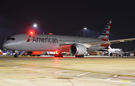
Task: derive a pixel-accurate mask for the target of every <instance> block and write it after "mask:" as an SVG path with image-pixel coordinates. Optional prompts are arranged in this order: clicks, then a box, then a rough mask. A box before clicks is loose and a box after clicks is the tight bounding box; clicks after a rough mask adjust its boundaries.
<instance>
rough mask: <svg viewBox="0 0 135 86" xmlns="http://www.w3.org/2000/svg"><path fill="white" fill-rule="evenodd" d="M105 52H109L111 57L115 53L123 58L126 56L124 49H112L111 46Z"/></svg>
mask: <svg viewBox="0 0 135 86" xmlns="http://www.w3.org/2000/svg"><path fill="white" fill-rule="evenodd" d="M103 50H107V51H108V55H109V56H112V55H113V54H114V53H117V54H118V55H119V56H121V57H122V56H123V55H124V52H123V50H122V49H119V48H111V46H110V45H109V46H108V49H103Z"/></svg>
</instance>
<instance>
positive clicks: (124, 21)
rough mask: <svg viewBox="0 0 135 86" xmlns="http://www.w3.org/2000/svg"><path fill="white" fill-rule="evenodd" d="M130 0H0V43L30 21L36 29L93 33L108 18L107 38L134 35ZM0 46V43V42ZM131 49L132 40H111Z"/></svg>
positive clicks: (134, 10) (134, 47)
mask: <svg viewBox="0 0 135 86" xmlns="http://www.w3.org/2000/svg"><path fill="white" fill-rule="evenodd" d="M134 4H135V1H134V0H49V1H47V0H43V1H42V0H37V1H36V0H26V1H25V0H9V1H8V0H1V1H0V44H2V43H3V41H4V39H6V38H7V37H8V36H10V35H13V34H17V33H27V32H28V30H29V28H30V27H31V26H32V24H33V23H37V24H38V30H37V33H42V32H44V33H46V34H47V33H49V32H52V33H54V34H56V35H72V36H76V35H78V36H83V27H84V26H86V27H87V28H88V30H87V31H86V36H94V37H97V36H98V35H100V33H101V32H102V30H103V29H104V27H105V25H106V23H107V21H108V19H112V27H111V34H110V40H111V39H123V38H135V5H134ZM0 47H1V46H0ZM112 47H114V48H122V49H123V50H124V51H129V50H130V51H133V50H135V41H132V42H127V43H118V44H113V45H112Z"/></svg>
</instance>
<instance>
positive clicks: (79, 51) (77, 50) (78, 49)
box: [69, 44, 87, 55]
mask: <svg viewBox="0 0 135 86" xmlns="http://www.w3.org/2000/svg"><path fill="white" fill-rule="evenodd" d="M69 51H70V53H72V54H73V55H83V54H85V53H86V52H87V50H86V47H85V46H83V45H81V44H73V45H71V46H70V49H69Z"/></svg>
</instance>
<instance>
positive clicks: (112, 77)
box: [106, 75, 118, 81]
mask: <svg viewBox="0 0 135 86" xmlns="http://www.w3.org/2000/svg"><path fill="white" fill-rule="evenodd" d="M117 76H118V75H114V76H113V77H110V78H108V79H106V81H109V80H111V79H112V78H116V77H117Z"/></svg>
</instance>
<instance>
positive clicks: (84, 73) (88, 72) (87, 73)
mask: <svg viewBox="0 0 135 86" xmlns="http://www.w3.org/2000/svg"><path fill="white" fill-rule="evenodd" d="M88 73H90V72H86V73H83V74H79V75H77V76H78V77H79V76H82V75H86V74H88Z"/></svg>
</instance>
